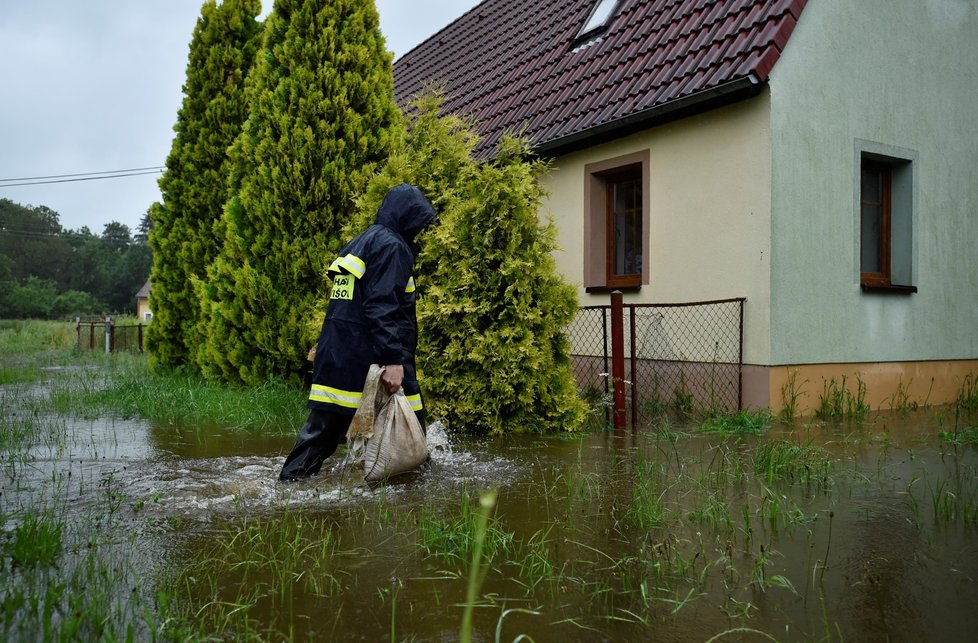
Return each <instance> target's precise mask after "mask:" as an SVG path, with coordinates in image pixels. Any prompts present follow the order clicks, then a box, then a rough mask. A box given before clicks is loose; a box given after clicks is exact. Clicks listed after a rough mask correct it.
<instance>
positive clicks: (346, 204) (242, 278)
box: [197, 0, 403, 384]
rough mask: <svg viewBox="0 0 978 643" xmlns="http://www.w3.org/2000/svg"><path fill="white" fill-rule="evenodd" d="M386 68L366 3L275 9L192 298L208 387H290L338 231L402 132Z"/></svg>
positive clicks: (284, 3) (316, 1)
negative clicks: (212, 382)
mask: <svg viewBox="0 0 978 643" xmlns="http://www.w3.org/2000/svg"><path fill="white" fill-rule="evenodd" d="M391 59H392V56H391V54H390V53H389V52H388V51H387V50H386V47H385V43H384V39H383V36H382V35H381V33H380V29H379V19H378V15H377V10H376V8H375V7H374V3H373V2H372V0H276V2H275V4H274V7H273V10H272V13H271V14H270V15H269V17H268V18H267V20H266V22H265V41H264V45H263V48H262V51H261V53H260V55H259V57H258V62H257V64H256V65H255V69H254V71H253V72H252V74H251V76H250V77H249V81H248V97H249V116H248V120H247V122H246V123H245V127H244V129H243V131H242V134H241V136H240V137H239V138H238V139H237V141H236V142H235V144H234V146H233V147H232V150H231V157H232V164H233V167H232V173H231V180H230V199H229V201H228V203H227V205H226V207H225V212H224V218H223V219H222V223H221V225H222V228H223V234H224V242H223V245H222V249H221V252H220V253H219V254H218V256H217V258H216V260H215V261H214V263H213V264H212V265H211V268H210V270H209V271H208V279H207V283H206V284H203V287H202V289H201V295H202V297H201V300H202V305H203V315H204V317H205V318H206V319H207V330H206V336H207V338H206V342H205V343H203V344H202V345H201V350H200V351H199V353H198V354H197V360H198V364H199V366H200V367H201V369H202V370H204V372H205V373H207V374H208V375H211V376H216V377H220V378H222V379H224V380H226V381H229V382H241V383H246V384H257V383H260V382H263V381H265V380H266V379H267V378H269V377H274V376H282V377H287V378H291V379H293V380H295V379H298V378H297V376H298V374H299V373H301V371H302V369H303V367H304V364H305V357H306V352H307V350H308V348H309V346H310V345H311V344H312V343H314V341H315V335H314V331H310V325H309V315H310V313H311V312H312V311H313V309H314V303H315V300H316V297H317V296H319V295H320V293H321V289H322V288H323V280H322V274H323V272H324V270H325V268H326V265H327V264H326V262H327V260H328V257H330V255H331V250H335V248H336V247H337V245H338V243H339V238H340V234H339V232H340V228H341V226H342V225H343V224H344V223H345V222H346V221H347V220H348V219H349V217H350V216H351V213H352V210H353V204H354V200H355V199H356V197H358V196H359V195H360V194H361V193H362V192H363V189H364V187H365V186H366V182H367V179H368V178H369V176H370V175H371V174H372V172H373V171H374V166H375V164H376V163H378V162H379V161H382V160H383V159H384V158H386V157H387V154H388V151H389V148H390V145H391V141H392V139H393V138H395V137H396V136H397V135H398V134H397V133H398V131H399V130H400V129H401V128H402V127H403V126H402V124H401V119H400V114H399V111H398V109H397V107H396V104H395V103H394V89H393V72H392V60H391Z"/></svg>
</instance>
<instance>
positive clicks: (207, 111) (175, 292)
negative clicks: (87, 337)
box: [146, 0, 261, 366]
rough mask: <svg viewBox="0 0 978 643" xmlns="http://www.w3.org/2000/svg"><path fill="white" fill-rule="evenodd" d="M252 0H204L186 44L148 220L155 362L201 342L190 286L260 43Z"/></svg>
mask: <svg viewBox="0 0 978 643" xmlns="http://www.w3.org/2000/svg"><path fill="white" fill-rule="evenodd" d="M260 12H261V3H260V2H258V0H224V1H223V2H222V3H221V4H220V5H218V4H217V2H216V1H215V0H208V1H207V2H205V3H204V5H203V7H202V8H201V15H200V18H199V19H198V20H197V26H196V28H195V29H194V35H193V39H192V40H191V42H190V53H189V62H188V64H187V79H186V83H185V84H184V101H183V105H182V106H181V108H180V111H179V113H178V115H177V123H176V126H175V128H174V129H175V130H176V137H175V138H174V140H173V146H172V148H171V149H170V154H169V157H168V158H167V162H166V165H167V171H166V174H164V175H163V177H162V178H161V179H160V191H161V192H162V194H163V200H164V204H159V203H154V204H153V206H152V207H151V208H150V212H149V215H150V217H151V220H152V228H151V230H150V231H149V240H150V243H151V245H152V247H153V249H154V251H155V252H154V264H153V272H152V276H151V280H152V282H153V291H152V293H151V295H150V307H151V308H152V310H153V313H154V319H153V324H152V325H151V326H150V328H149V329H148V331H147V333H146V345H147V347H148V348H149V350H150V353H151V355H152V357H153V359H154V361H155V362H156V363H159V364H162V365H165V366H178V365H181V364H184V363H187V362H189V361H191V359H192V355H193V352H194V348H195V347H196V346H197V345H199V344H200V342H201V341H202V338H203V328H201V323H202V322H201V319H200V317H201V307H200V305H199V304H198V302H197V294H196V293H195V292H194V280H196V279H201V278H203V277H204V276H205V274H206V270H207V266H208V265H209V264H210V263H211V261H212V260H213V259H214V257H215V256H216V255H217V249H218V243H219V240H218V239H217V237H216V233H215V223H216V222H217V221H218V219H220V217H221V213H222V211H223V208H224V202H225V200H226V198H227V177H228V175H229V173H230V167H229V161H228V157H227V148H228V146H229V145H231V143H232V142H233V141H234V139H235V138H236V137H237V135H238V133H239V132H240V129H241V125H242V123H243V122H244V119H245V117H246V116H247V102H246V100H245V95H244V86H245V77H246V76H247V74H248V71H249V70H250V69H251V67H252V64H253V61H254V58H255V53H256V51H257V49H258V46H259V44H260V36H261V23H259V22H258V21H257V20H256V16H257V15H258V14H259V13H260Z"/></svg>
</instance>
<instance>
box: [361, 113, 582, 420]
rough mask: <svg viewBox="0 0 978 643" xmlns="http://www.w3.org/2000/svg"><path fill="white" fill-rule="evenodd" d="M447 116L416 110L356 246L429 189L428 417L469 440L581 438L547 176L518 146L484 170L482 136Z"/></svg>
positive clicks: (570, 307)
mask: <svg viewBox="0 0 978 643" xmlns="http://www.w3.org/2000/svg"><path fill="white" fill-rule="evenodd" d="M440 106H441V98H440V97H439V96H438V95H429V96H425V97H421V98H419V99H417V101H416V102H415V103H414V104H413V105H412V109H411V114H412V116H411V122H410V126H409V130H408V133H407V135H406V137H405V139H404V140H403V141H400V142H399V145H398V148H397V149H396V151H395V153H393V154H392V155H391V157H390V159H389V161H388V163H387V165H386V166H385V167H384V169H383V170H382V171H381V172H380V173H379V174H378V176H377V177H375V178H374V180H373V181H372V182H371V184H370V187H369V189H368V191H367V194H366V195H365V197H364V198H363V199H362V200H361V203H360V214H359V216H358V218H357V219H356V222H355V226H358V229H357V228H353V229H348V231H347V232H348V235H349V234H352V233H354V232H359V230H360V229H362V228H365V227H366V226H367V225H368V224H369V223H370V222H372V220H373V214H374V213H376V211H377V208H378V207H379V205H380V203H381V200H382V199H383V196H384V195H385V194H386V193H387V190H389V189H390V188H391V187H393V186H394V185H396V184H398V183H413V184H415V185H417V186H418V187H419V188H420V189H421V190H422V191H423V192H424V193H425V194H426V195H428V196H429V198H431V200H432V203H433V205H434V206H435V209H436V211H438V213H439V223H438V225H436V226H434V227H432V228H430V229H429V230H427V231H425V232H424V233H423V235H422V237H421V239H420V241H421V244H422V247H423V250H422V252H421V255H420V256H419V258H418V261H417V264H416V266H415V274H416V275H417V276H416V282H417V283H418V292H419V301H418V322H419V326H420V345H419V349H418V367H419V371H420V372H421V376H422V378H423V386H424V391H425V404H426V406H427V407H428V408H429V410H430V411H431V412H432V414H433V415H434V416H435V417H443V418H445V419H447V420H448V422H449V424H450V425H451V426H452V427H453V428H455V429H457V430H465V431H475V432H492V433H500V432H503V431H514V432H519V431H552V430H555V429H556V430H560V429H564V430H576V429H578V428H580V426H581V423H582V421H583V417H584V405H583V403H582V402H581V400H580V398H579V396H578V394H577V389H576V386H575V383H574V379H573V373H572V371H571V364H570V358H569V352H570V351H569V345H568V343H567V340H566V338H565V336H564V334H563V329H564V328H565V327H566V326H567V324H568V323H569V322H570V320H571V319H572V318H573V316H574V314H575V313H576V312H577V299H576V296H575V293H574V290H573V289H572V288H571V287H570V286H568V285H567V284H565V283H564V282H563V281H562V279H561V278H560V276H559V274H558V272H557V269H556V265H555V263H554V261H553V257H552V255H551V253H552V251H553V250H554V249H555V245H556V232H555V229H554V226H553V224H552V222H546V223H543V224H541V222H540V221H539V219H538V217H537V211H538V208H539V206H540V201H541V198H542V196H543V191H542V187H541V184H540V178H541V176H542V175H543V173H544V172H546V170H547V167H546V165H545V164H543V163H541V162H539V161H528V160H526V152H527V150H526V147H525V145H524V143H523V142H522V141H521V140H519V139H516V138H507V139H505V140H504V141H503V142H502V143H501V144H500V147H499V149H498V150H497V151H496V157H495V160H493V161H488V160H474V159H473V158H472V149H473V147H474V144H475V142H476V140H477V139H476V136H475V135H474V134H473V133H472V130H471V128H470V127H469V125H468V124H467V123H466V122H465V121H464V120H463V119H460V118H458V117H454V116H448V117H444V118H439V116H438V113H439V109H440ZM351 228H352V227H351Z"/></svg>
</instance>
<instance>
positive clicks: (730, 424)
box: [700, 409, 772, 435]
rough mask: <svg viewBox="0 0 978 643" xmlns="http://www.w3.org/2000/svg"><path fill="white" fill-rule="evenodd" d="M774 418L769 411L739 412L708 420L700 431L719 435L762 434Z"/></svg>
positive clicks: (716, 416) (701, 426)
mask: <svg viewBox="0 0 978 643" xmlns="http://www.w3.org/2000/svg"><path fill="white" fill-rule="evenodd" d="M771 422H772V416H771V411H770V410H768V409H760V410H745V411H737V412H736V413H726V414H720V415H715V416H713V417H710V418H707V419H706V420H704V421H703V423H702V424H701V425H700V430H701V431H705V432H707V433H717V434H719V435H748V434H758V433H762V432H763V431H764V430H765V429H766V428H767V427H768V426H770V425H771Z"/></svg>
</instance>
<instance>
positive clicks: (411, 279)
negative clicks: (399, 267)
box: [404, 277, 414, 292]
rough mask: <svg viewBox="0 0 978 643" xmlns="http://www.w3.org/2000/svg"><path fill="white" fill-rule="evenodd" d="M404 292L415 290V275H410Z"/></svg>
mask: <svg viewBox="0 0 978 643" xmlns="http://www.w3.org/2000/svg"><path fill="white" fill-rule="evenodd" d="M404 292H414V277H408V285H407V288H405V289H404Z"/></svg>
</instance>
